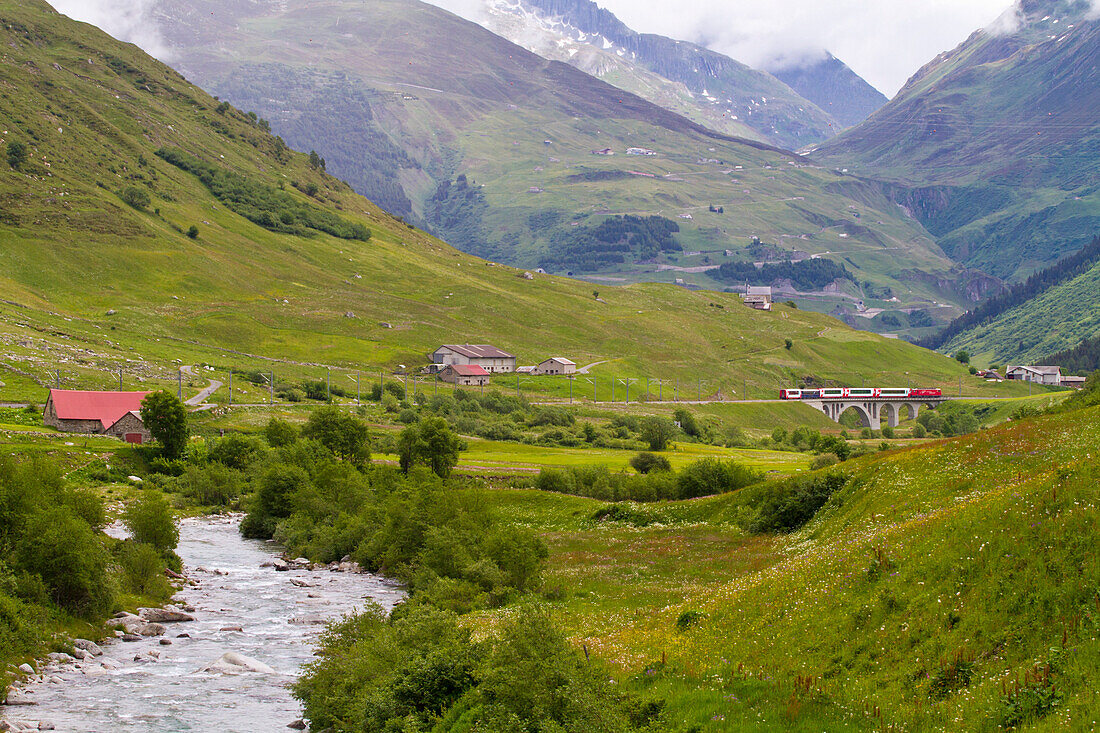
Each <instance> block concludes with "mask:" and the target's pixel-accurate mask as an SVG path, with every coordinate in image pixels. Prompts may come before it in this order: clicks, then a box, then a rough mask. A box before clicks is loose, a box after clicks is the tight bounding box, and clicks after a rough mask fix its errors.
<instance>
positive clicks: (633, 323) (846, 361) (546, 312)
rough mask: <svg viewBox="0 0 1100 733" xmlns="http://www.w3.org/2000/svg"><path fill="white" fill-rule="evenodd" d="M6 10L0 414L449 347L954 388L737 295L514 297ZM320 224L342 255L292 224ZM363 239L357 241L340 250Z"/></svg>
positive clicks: (850, 335)
mask: <svg viewBox="0 0 1100 733" xmlns="http://www.w3.org/2000/svg"><path fill="white" fill-rule="evenodd" d="M0 10H2V14H0V17H2V18H3V20H4V24H3V28H2V29H0V35H2V38H3V41H4V42H5V44H6V48H7V51H6V55H5V56H4V58H3V60H2V63H3V64H5V66H6V68H9V69H10V70H12V73H10V74H8V75H7V78H8V79H9V82H8V86H7V87H6V88H5V89H4V91H3V96H0V115H3V117H4V119H6V120H8V122H6V123H5V130H6V131H5V132H4V135H3V144H4V145H8V144H9V143H12V142H16V143H18V142H22V143H24V144H25V145H26V148H27V151H28V154H27V157H26V160H25V161H22V162H19V163H18V164H17V166H16V167H14V168H13V167H10V166H7V165H4V166H2V170H0V196H2V198H0V202H2V204H3V219H2V223H0V258H2V259H3V262H4V267H3V268H2V269H0V290H2V292H3V294H4V301H5V302H4V303H2V304H0V315H2V320H3V323H4V334H3V336H4V342H5V346H6V348H5V352H4V360H3V361H4V365H5V367H4V374H5V376H4V377H0V381H2V382H5V384H6V385H9V386H6V387H3V388H0V401H3V400H4V394H3V393H4V391H5V390H11V389H19V390H20V394H21V395H25V394H26V390H27V389H28V388H29V386H30V385H33V384H34V383H35V380H37V382H39V383H46V382H49V383H53V382H54V379H55V375H54V371H55V370H57V369H61V370H62V372H64V374H63V379H64V380H66V381H64V382H63V383H64V384H88V383H89V382H90V383H94V384H101V385H109V384H110V383H111V380H113V379H115V377H114V376H112V374H113V373H116V372H117V370H118V368H119V367H122V368H123V371H124V377H125V379H126V380H127V384H133V383H134V380H136V379H145V380H154V381H156V380H165V381H169V382H174V381H175V367H174V366H173V362H174V361H175V360H182V361H183V362H184V363H206V364H211V365H213V366H214V367H216V368H217V369H218V370H219V371H218V375H219V378H220V379H222V381H226V379H225V377H226V373H227V371H228V368H229V367H230V366H234V365H236V366H237V367H238V368H243V367H247V368H251V369H263V370H265V371H266V369H267V367H271V366H273V367H276V368H278V369H279V370H280V371H286V370H291V371H293V372H294V373H295V374H299V375H300V374H303V373H306V372H308V373H309V375H310V378H314V379H315V378H317V377H318V376H319V374H320V373H321V370H323V369H324V368H325V366H335V367H340V368H342V369H344V370H345V371H348V370H350V371H354V370H357V369H368V370H376V369H390V368H393V367H395V366H396V365H398V364H406V365H410V366H415V365H418V364H423V363H425V361H426V354H427V353H428V352H429V351H431V350H433V349H434V348H435V347H436V346H438V345H439V344H440V343H454V342H459V343H462V342H467V343H481V342H494V343H496V344H498V345H499V346H501V347H502V348H505V349H509V350H511V351H513V352H514V353H516V354H517V355H518V356H519V358H520V360H521V362H528V363H534V362H535V361H536V360H539V359H542V358H545V357H546V356H549V355H551V354H552V353H553V354H565V355H568V356H570V357H571V358H573V359H574V360H575V361H577V362H578V363H581V364H587V363H590V362H598V361H604V360H611V361H612V363H611V364H607V365H604V366H600V367H597V373H598V374H614V375H617V376H620V377H629V376H641V377H645V376H652V377H656V378H661V379H668V380H672V379H682V380H685V381H687V380H692V381H694V380H699V379H703V380H707V384H708V389H709V388H712V387H717V388H720V389H724V390H725V394H727V395H730V394H736V393H738V392H739V391H740V386H742V385H745V384H746V383H747V384H748V385H749V386H750V387H752V388H755V389H757V390H765V391H766V393H770V392H771V391H772V390H774V389H775V388H777V387H780V386H783V385H787V384H790V383H791V382H792V381H794V380H797V379H800V378H802V377H803V376H809V375H812V376H815V377H818V378H822V379H824V378H828V379H831V380H836V381H838V382H842V383H853V384H855V383H860V384H862V383H864V382H866V383H875V382H887V381H889V382H894V383H904V382H906V381H907V380H911V381H912V382H913V383H926V384H939V385H944V386H947V385H954V384H956V383H957V382H958V380H959V379H960V377H963V376H964V374H965V372H964V370H963V369H962V367H961V366H960V365H958V364H957V363H955V362H953V361H951V360H949V359H946V358H944V357H941V356H939V355H936V354H933V353H931V352H927V351H924V350H921V349H917V348H915V347H912V346H910V345H908V344H906V343H904V342H900V341H896V340H887V339H882V338H879V337H877V336H873V335H870V334H865V333H857V332H853V331H851V330H849V329H848V328H846V327H844V326H842V325H841V324H839V323H837V322H836V321H834V320H832V319H830V318H828V317H825V316H822V315H817V314H813V313H807V312H804V311H801V310H796V309H792V308H789V307H786V306H781V307H778V308H777V309H776V310H775V311H773V312H771V313H763V312H757V311H752V310H750V309H747V308H743V307H741V306H740V305H739V304H738V299H737V297H736V296H733V295H723V294H714V293H704V292H689V291H686V290H684V289H682V288H674V287H669V286H663V285H639V286H630V287H622V288H600V289H599V291H598V297H595V293H594V292H593V287H592V286H591V285H585V284H583V283H578V282H576V281H573V280H567V279H562V278H556V277H551V276H542V275H537V276H534V278H533V279H530V280H528V279H525V278H524V277H522V274H523V273H522V272H521V271H517V270H513V269H511V268H507V267H502V266H498V265H494V264H491V263H488V262H485V261H483V260H479V259H476V258H474V257H471V256H468V255H464V254H461V253H459V252H456V251H455V250H453V249H451V248H450V247H448V246H447V245H445V244H444V243H442V242H440V241H438V240H436V239H433V238H432V237H429V236H427V235H425V234H423V233H422V232H420V231H418V230H415V229H413V228H411V227H409V226H407V225H405V224H403V223H402V222H401V221H400V220H397V219H394V218H392V217H390V216H389V215H387V214H385V213H384V212H382V211H381V210H379V209H378V208H377V207H376V206H374V205H373V204H371V203H369V202H368V201H366V200H365V199H363V198H361V197H359V196H357V195H356V194H354V193H353V192H352V191H351V190H350V189H349V188H348V187H347V186H346V185H345V184H343V183H341V182H340V181H338V180H336V179H334V178H332V177H331V176H328V175H326V174H324V173H323V172H322V171H321V170H319V169H318V168H315V167H313V166H311V165H310V161H309V160H308V158H307V157H306V156H304V155H300V154H296V153H292V152H291V151H289V150H288V149H287V148H286V147H285V146H283V145H282V144H281V143H280V140H279V139H278V138H276V137H273V136H272V135H271V134H269V133H267V132H266V131H265V129H264V128H265V124H264V122H263V121H262V120H254V119H253V118H251V117H249V116H248V115H245V114H244V113H241V112H239V111H237V110H235V109H233V108H232V107H230V106H228V105H227V104H220V103H219V102H217V101H216V100H214V99H213V98H211V97H209V96H207V95H206V94H205V93H203V92H202V91H201V90H199V89H198V88H196V87H194V86H192V85H191V84H189V83H187V82H186V81H185V80H184V79H182V78H181V77H180V76H179V75H178V74H177V73H176V72H174V71H172V70H170V69H168V68H166V67H164V66H163V65H161V64H159V63H157V62H155V61H153V60H152V59H150V58H148V57H147V56H145V55H144V54H143V53H142V52H140V51H139V50H138V49H136V48H134V47H133V46H128V45H125V44H121V43H118V42H115V41H113V40H111V39H109V38H108V37H106V36H105V35H103V34H101V33H99V32H98V31H96V30H94V29H93V28H91V27H90V26H86V25H82V24H77V23H74V22H72V21H69V20H68V19H66V18H64V17H63V16H60V15H57V14H55V13H53V12H52V11H51V10H50V9H49V8H48V6H46V5H45V4H44V3H41V2H33V3H30V4H27V3H15V2H12V1H10V0H9V2H6V3H3V4H0ZM16 69H19V70H20V71H19V73H15V70H16ZM32 110H40V111H41V112H39V113H36V112H32ZM158 151H161V155H162V156H163V157H158ZM172 151H183V152H184V153H185V154H186V155H187V156H190V157H191V158H193V159H195V160H200V161H202V162H203V163H202V166H203V167H205V168H206V169H207V174H204V175H207V180H208V182H209V184H210V185H209V186H208V185H205V184H204V183H203V180H202V179H200V177H199V176H198V175H195V174H194V173H191V172H187V171H185V170H183V169H181V168H180V167H177V166H176V165H172V164H171V163H169V162H168V160H166V158H172V157H173V155H176V153H173V152H172ZM209 171H213V172H214V173H213V174H210V173H209ZM131 188H132V189H135V190H136V191H137V192H139V195H138V196H137V198H138V199H140V198H141V196H140V192H143V193H144V194H147V195H148V197H149V203H148V204H147V205H146V206H145V207H144V208H140V209H139V208H134V207H132V206H129V205H127V204H126V203H125V202H124V201H123V199H122V197H121V196H122V195H127V196H129V197H130V198H131V199H133V198H134V195H133V192H130V193H127V191H126V190H127V189H131ZM215 192H218V194H219V195H220V196H221V198H217V197H216V196H215ZM309 194H312V195H309ZM138 203H141V202H140V201H139V202H138ZM263 207H268V210H266V211H265V210H263ZM271 207H275V208H274V209H272V208H271ZM238 212H240V213H238ZM286 217H289V218H286ZM329 219H332V220H335V221H336V223H337V224H340V227H338V229H340V228H343V229H347V231H344V232H343V235H344V236H350V237H352V238H339V237H337V236H333V235H332V234H328V233H325V232H324V231H320V230H318V229H317V228H308V227H307V224H308V225H309V226H312V227H321V228H325V227H328V226H329V225H328V224H326V223H325V222H326V221H328V220H329ZM253 220H254V221H257V222H260V223H254V221H253ZM265 222H266V223H265ZM287 222H290V223H287ZM329 223H330V224H331V223H332V222H331V221H330V222H329ZM345 225H346V226H345ZM192 226H194V227H195V228H196V230H197V231H196V236H195V237H194V238H192V237H190V236H188V231H189V229H190V228H191V227H192ZM357 226H358V227H362V226H365V227H366V228H367V229H369V230H370V232H371V235H372V236H371V237H370V239H369V240H368V241H361V240H360V239H356V238H354V232H355V230H356V228H357ZM330 228H331V227H330ZM293 231H301V232H302V233H301V234H294V233H291V232H293ZM334 231H335V230H334ZM787 339H790V342H791V346H790V348H787V347H786V340H787ZM265 364H266V365H267V367H265V366H264V365H265ZM20 372H22V374H21V373H20ZM337 378H338V379H340V380H342V381H343V383H344V384H345V386H346V385H347V383H348V382H347V377H346V376H341V375H337ZM195 379H196V380H197V382H198V384H200V385H201V384H203V383H204V380H202V379H201V378H199V377H196V378H195ZM73 380H75V381H73ZM722 385H724V387H723V386H722ZM237 387H238V389H240V388H242V387H245V388H246V389H248V387H246V385H243V384H241V383H240V382H238V385H237ZM250 389H252V390H253V392H252V395H253V397H254V398H256V399H262V397H263V396H266V395H265V394H264V393H265V391H266V390H265V389H264V388H262V387H259V388H257V387H256V386H252V387H251V388H250ZM757 394H760V392H757ZM24 399H26V397H24Z"/></svg>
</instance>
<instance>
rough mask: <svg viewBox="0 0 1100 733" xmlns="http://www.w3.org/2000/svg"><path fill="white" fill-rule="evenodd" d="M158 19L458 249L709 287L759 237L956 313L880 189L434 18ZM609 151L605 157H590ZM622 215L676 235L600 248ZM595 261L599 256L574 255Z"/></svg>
mask: <svg viewBox="0 0 1100 733" xmlns="http://www.w3.org/2000/svg"><path fill="white" fill-rule="evenodd" d="M157 12H158V17H159V18H160V21H159V22H160V25H161V28H162V29H163V31H164V36H165V37H167V38H171V39H172V42H173V44H174V54H175V58H176V61H175V62H174V63H176V65H177V67H178V68H179V69H181V70H182V71H183V72H184V73H185V74H187V76H188V77H190V78H194V79H196V80H198V81H199V82H200V83H202V84H203V86H204V87H206V88H209V89H210V90H211V91H213V92H215V93H217V94H219V95H221V96H224V97H226V98H228V99H230V100H231V101H233V102H234V103H235V104H237V105H238V106H239V107H241V108H244V109H253V110H256V111H257V112H258V113H259V114H261V115H262V116H264V117H267V118H268V119H270V120H271V121H272V124H273V127H274V129H275V130H276V131H279V132H281V133H283V134H285V135H286V136H287V138H288V140H289V141H290V142H291V144H293V145H295V146H296V147H299V148H301V149H306V150H308V149H310V148H315V149H317V150H318V151H319V152H320V153H321V155H322V156H324V157H325V158H326V160H327V162H328V163H329V168H330V170H332V171H333V172H334V173H337V174H338V175H341V176H344V177H346V178H348V179H349V181H350V182H351V183H352V185H353V186H355V187H356V188H357V189H358V190H361V191H362V192H363V193H364V194H366V195H368V196H373V195H375V190H374V189H373V188H372V183H371V180H369V179H364V178H363V177H361V176H360V175H359V173H360V172H361V171H362V170H363V168H364V161H365V160H368V161H371V160H379V161H384V162H385V167H387V168H388V172H386V173H385V175H386V180H388V181H389V182H390V183H393V184H395V185H399V186H400V189H401V190H402V191H404V192H405V194H406V195H407V197H408V199H409V201H410V202H411V214H412V216H414V217H416V220H417V221H425V222H427V223H428V224H430V225H431V227H432V228H433V229H434V230H435V231H436V232H437V233H439V234H440V235H442V236H444V237H445V238H446V239H448V241H450V242H451V243H452V244H454V245H456V246H458V247H459V248H461V249H463V250H465V251H468V252H472V253H474V254H477V255H479V256H485V257H489V258H492V259H495V260H497V261H501V262H505V263H507V264H513V265H519V266H524V267H530V268H535V267H539V266H542V267H545V268H546V269H550V270H552V271H555V272H563V273H569V272H572V273H574V274H584V275H587V276H595V277H603V278H612V280H610V282H616V283H618V282H631V281H640V280H663V281H666V282H672V281H673V280H676V279H682V280H684V281H685V282H686V283H688V284H697V285H704V286H710V287H715V286H719V283H718V281H716V280H714V279H713V278H711V277H710V276H709V275H708V274H707V273H708V272H709V271H710V270H711V269H715V268H717V267H718V266H719V265H720V264H721V263H722V261H724V260H726V259H733V260H742V261H744V260H746V259H753V260H756V259H760V257H759V255H758V254H753V253H752V252H751V251H750V248H751V247H752V246H753V239H752V238H753V237H754V236H756V237H759V238H760V239H761V240H762V241H763V243H766V244H768V245H770V246H771V247H772V250H770V252H772V254H773V255H774V258H777V259H779V258H784V257H786V258H788V259H790V258H795V259H801V258H805V257H808V256H810V255H814V254H821V255H826V256H832V255H828V254H827V253H831V252H834V251H838V250H842V251H843V253H844V254H843V256H845V257H847V258H848V260H846V262H849V264H848V266H849V268H850V269H851V268H854V270H853V274H854V280H853V281H849V282H841V283H837V284H836V292H835V294H834V293H826V294H825V296H824V297H825V298H826V300H827V301H828V299H830V298H831V299H832V301H836V300H842V301H845V302H854V301H856V300H858V299H860V298H861V297H864V296H865V297H868V298H871V297H874V296H873V294H872V293H871V292H867V293H864V292H861V288H862V285H863V284H864V283H871V284H872V286H873V288H872V289H873V292H874V294H878V295H880V296H884V297H887V298H889V297H898V298H899V299H900V300H902V301H903V302H909V301H910V300H912V301H913V302H916V301H920V300H923V301H924V302H928V301H932V300H940V301H944V302H946V303H947V304H949V305H952V306H957V305H958V304H959V303H962V302H966V298H967V296H966V294H965V293H963V292H961V291H958V290H954V289H953V287H952V286H949V287H948V288H947V289H946V290H943V289H939V288H937V287H933V286H930V285H929V284H928V282H927V281H926V280H924V279H922V278H919V277H910V274H911V273H912V272H916V271H920V272H924V273H926V274H927V273H935V274H936V276H935V277H934V278H932V279H933V280H934V281H936V282H941V281H943V282H953V281H954V280H955V279H956V278H957V277H958V275H959V273H958V272H953V263H951V262H950V261H949V260H948V259H946V258H945V257H944V256H943V255H942V253H941V252H939V251H938V248H937V247H935V245H934V244H932V243H931V241H930V239H929V238H928V237H927V235H926V233H925V232H924V231H923V230H922V228H921V227H920V225H919V224H917V223H916V222H913V221H912V220H910V219H908V218H906V217H905V216H904V215H903V212H901V211H900V210H899V209H898V208H897V206H895V205H894V204H893V203H892V202H890V201H889V200H887V199H886V198H885V197H883V196H881V195H877V194H875V193H874V192H873V191H870V190H856V191H851V190H848V189H846V188H844V187H843V186H842V187H839V188H836V187H834V186H835V184H836V183H837V181H836V175H835V174H834V173H832V172H829V171H826V170H823V169H822V168H820V167H819V166H817V165H815V164H813V163H812V162H810V161H807V160H804V159H800V158H798V157H797V156H795V155H793V154H790V153H785V152H782V151H780V150H778V149H775V148H772V147H770V146H767V145H763V144H760V143H756V142H752V141H745V140H742V139H738V138H730V137H727V136H723V135H720V134H717V133H714V132H713V131H710V130H707V129H705V128H703V127H701V126H699V125H697V124H696V123H693V122H690V121H689V120H687V119H686V118H683V117H680V116H679V115H676V114H674V113H672V112H669V111H668V110H665V109H663V108H661V107H658V106H656V105H654V104H651V103H649V102H646V101H645V100H642V99H641V98H639V97H636V96H633V95H631V94H627V93H625V92H623V91H622V90H619V89H616V88H614V87H612V86H610V85H608V84H606V83H604V82H601V81H599V80H597V79H595V78H593V77H591V76H589V75H587V74H584V73H582V72H580V71H578V70H576V69H574V68H572V67H570V66H568V65H567V64H562V63H556V62H551V61H547V60H545V59H542V58H540V57H538V56H536V55H535V54H532V53H530V52H528V51H526V50H524V49H522V48H520V47H518V46H516V45H514V44H512V43H509V42H508V41H506V40H504V39H502V38H500V37H498V36H495V35H493V34H491V33H489V32H488V31H486V30H485V29H484V28H481V27H480V26H478V25H476V24H474V23H470V22H468V21H464V20H462V19H460V18H458V17H457V16H454V15H451V14H450V13H447V12H445V11H442V10H440V9H438V8H435V7H432V6H429V5H425V4H423V3H419V2H415V1H414V0H379V1H377V2H371V3H368V4H363V3H358V2H350V1H349V0H344V1H342V2H325V3H320V2H318V1H317V0H288V2H243V1H238V2H229V3H225V2H214V1H213V0H196V1H195V2H186V3H184V2H180V1H179V0H162V2H161V3H160V4H159V5H158V11H157ZM357 108H369V115H368V114H367V113H366V112H364V114H362V115H356V114H355V113H354V110H355V109H357ZM631 148H633V149H635V152H641V151H645V150H648V151H652V153H653V154H652V155H628V154H626V153H627V152H628V150H630V149H631ZM394 150H397V151H398V152H397V153H395V152H394ZM603 150H606V151H607V152H609V153H614V155H599V154H594V153H596V152H597V151H603ZM371 170H372V171H373V172H374V173H379V175H381V173H380V171H381V167H379V166H373V165H372V167H371ZM857 188H858V187H857ZM387 192H388V189H387V190H383V191H381V192H380V193H382V194H383V195H385V194H387ZM380 198H381V196H380ZM719 208H721V209H722V211H718V209H719ZM396 213H401V214H403V215H408V214H409V212H408V211H405V210H403V209H399V210H397V211H396ZM617 215H632V216H639V217H650V216H659V217H662V218H663V219H664V220H665V221H664V222H663V223H662V226H668V223H669V222H672V223H674V224H675V225H676V226H677V227H678V228H679V230H680V231H679V232H678V233H676V235H675V236H674V237H673V240H672V241H671V242H666V243H665V244H664V245H662V247H663V248H658V249H657V251H656V252H654V250H653V249H652V247H651V246H650V245H652V242H648V243H646V242H640V243H639V242H624V241H617V242H601V241H600V240H599V239H598V237H599V231H598V228H599V227H600V226H601V225H602V224H603V223H604V222H605V221H606V220H607V219H608V217H611V216H617ZM841 244H843V245H844V246H843V247H838V246H837V245H841ZM624 250H625V252H624ZM594 251H598V252H597V253H598V254H600V255H606V256H605V257H604V258H603V259H600V258H595V259H594V260H593V258H588V257H586V255H587V254H588V253H590V252H594ZM727 252H728V253H729V254H727ZM690 253H694V254H690ZM899 253H901V255H902V257H901V258H900V260H899V256H898V255H899ZM616 257H618V258H619V259H618V260H616V259H615V258H616ZM899 262H904V266H899ZM857 281H858V282H857ZM887 293H888V294H887ZM832 301H828V303H827V306H826V307H825V309H826V310H828V309H829V308H831V307H832V305H833V304H834V303H833V302H832ZM943 312H944V315H947V314H949V313H957V310H955V309H954V308H951V309H944V310H943Z"/></svg>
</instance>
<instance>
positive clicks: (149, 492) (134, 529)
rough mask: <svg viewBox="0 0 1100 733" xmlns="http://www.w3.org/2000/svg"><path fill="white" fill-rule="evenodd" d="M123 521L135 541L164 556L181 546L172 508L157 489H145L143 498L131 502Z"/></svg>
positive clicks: (142, 493)
mask: <svg viewBox="0 0 1100 733" xmlns="http://www.w3.org/2000/svg"><path fill="white" fill-rule="evenodd" d="M122 521H123V523H124V524H125V525H126V528H127V529H129V530H130V534H131V535H132V536H133V538H134V540H135V541H137V542H143V543H145V544H147V545H151V546H153V547H154V548H156V550H157V551H158V552H160V553H162V554H163V553H166V552H168V551H170V550H174V549H176V545H177V544H179V538H180V535H179V530H178V529H177V528H176V521H175V519H173V517H172V508H171V507H170V506H168V500H167V499H165V498H164V494H162V493H161V492H160V491H157V490H156V489H144V490H143V491H142V492H141V496H139V497H138V498H137V499H136V500H134V501H132V502H130V504H129V506H127V507H126V511H125V512H124V513H123V515H122Z"/></svg>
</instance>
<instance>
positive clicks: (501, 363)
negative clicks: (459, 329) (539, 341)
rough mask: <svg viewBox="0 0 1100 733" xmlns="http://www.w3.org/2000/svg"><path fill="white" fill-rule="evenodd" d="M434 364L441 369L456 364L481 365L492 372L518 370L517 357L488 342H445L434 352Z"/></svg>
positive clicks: (505, 372) (499, 372)
mask: <svg viewBox="0 0 1100 733" xmlns="http://www.w3.org/2000/svg"><path fill="white" fill-rule="evenodd" d="M431 358H432V364H433V365H436V368H437V369H438V370H440V371H442V370H443V368H444V367H447V366H450V365H452V364H454V365H460V366H464V365H468V366H479V367H481V368H482V369H484V370H485V371H487V372H489V373H491V374H507V373H510V372H514V371H515V370H516V357H515V356H513V355H512V354H509V353H508V352H507V351H502V350H501V349H498V348H497V347H495V346H489V345H488V344H445V345H443V346H440V347H439V348H438V349H436V350H435V351H433V352H432V355H431Z"/></svg>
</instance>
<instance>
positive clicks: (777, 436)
mask: <svg viewBox="0 0 1100 733" xmlns="http://www.w3.org/2000/svg"><path fill="white" fill-rule="evenodd" d="M786 439H787V429H786V428H785V427H782V426H780V427H777V428H776V429H775V430H773V431H772V440H773V441H775V442H776V443H782V442H783V441H785V440H786Z"/></svg>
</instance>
